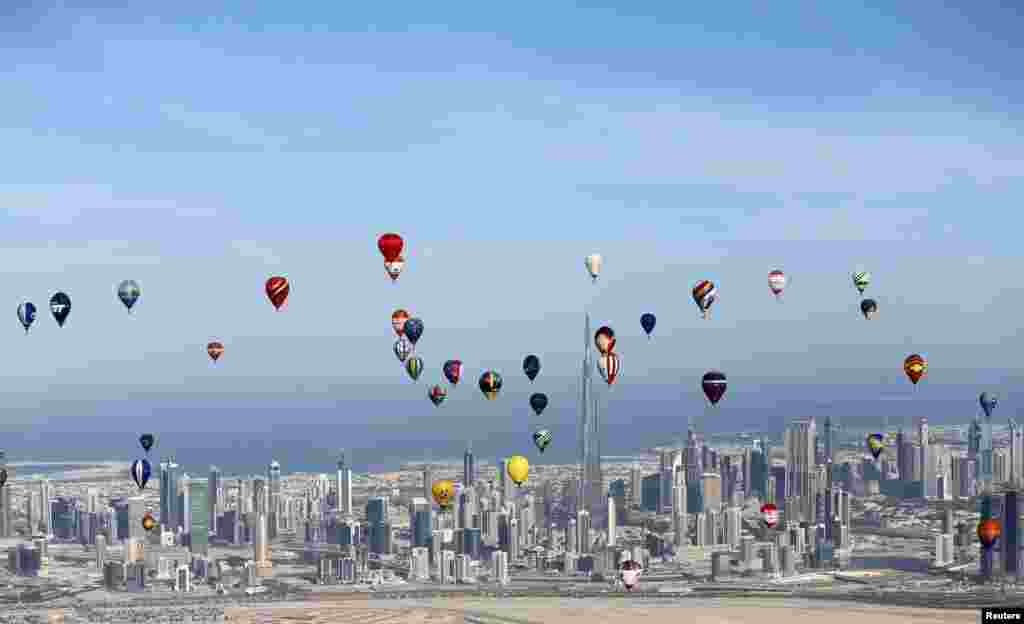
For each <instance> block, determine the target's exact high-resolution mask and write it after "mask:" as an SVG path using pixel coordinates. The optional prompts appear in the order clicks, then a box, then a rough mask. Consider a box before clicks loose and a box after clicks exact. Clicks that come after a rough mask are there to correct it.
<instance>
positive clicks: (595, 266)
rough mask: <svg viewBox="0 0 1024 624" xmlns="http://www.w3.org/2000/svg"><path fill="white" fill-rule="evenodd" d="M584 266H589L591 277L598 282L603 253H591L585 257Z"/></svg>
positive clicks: (588, 270)
mask: <svg viewBox="0 0 1024 624" xmlns="http://www.w3.org/2000/svg"><path fill="white" fill-rule="evenodd" d="M583 266H585V267H587V273H590V279H592V280H593V281H595V282H596V281H597V278H598V276H599V275H601V254H590V255H589V256H587V257H586V258H584V259H583Z"/></svg>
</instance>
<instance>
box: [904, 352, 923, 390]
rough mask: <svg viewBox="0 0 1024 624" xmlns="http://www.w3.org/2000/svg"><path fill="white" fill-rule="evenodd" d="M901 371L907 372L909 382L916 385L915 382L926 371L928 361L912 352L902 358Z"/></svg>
mask: <svg viewBox="0 0 1024 624" xmlns="http://www.w3.org/2000/svg"><path fill="white" fill-rule="evenodd" d="M903 372H904V373H906V374H907V377H908V378H909V379H910V383H912V384H914V385H915V386H916V385H917V382H918V381H920V380H921V378H922V377H924V376H925V374H926V373H927V372H928V361H927V360H925V359H924V358H923V357H921V356H920V355H918V354H916V353H914V354H912V355H908V356H907V359H905V360H903Z"/></svg>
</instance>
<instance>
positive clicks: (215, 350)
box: [206, 342, 224, 362]
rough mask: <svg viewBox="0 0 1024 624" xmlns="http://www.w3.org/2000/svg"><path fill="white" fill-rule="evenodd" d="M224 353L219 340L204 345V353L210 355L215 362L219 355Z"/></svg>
mask: <svg viewBox="0 0 1024 624" xmlns="http://www.w3.org/2000/svg"><path fill="white" fill-rule="evenodd" d="M223 353H224V345H223V344H221V343H219V342H211V343H209V344H207V345H206V354H207V355H209V356H210V359H211V360H213V361H214V362H216V361H217V360H219V359H220V356H221V355H222V354H223Z"/></svg>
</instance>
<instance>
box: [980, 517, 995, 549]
mask: <svg viewBox="0 0 1024 624" xmlns="http://www.w3.org/2000/svg"><path fill="white" fill-rule="evenodd" d="M999 533H1000V528H999V521H998V520H996V519H995V518H986V519H984V520H982V521H981V522H979V523H978V539H979V540H981V545H982V546H984V547H985V550H988V549H989V548H992V545H993V544H995V543H996V540H997V539H999Z"/></svg>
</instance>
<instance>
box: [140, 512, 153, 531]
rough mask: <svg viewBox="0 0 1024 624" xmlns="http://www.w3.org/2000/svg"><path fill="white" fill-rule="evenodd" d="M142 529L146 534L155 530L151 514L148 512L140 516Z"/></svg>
mask: <svg viewBox="0 0 1024 624" xmlns="http://www.w3.org/2000/svg"><path fill="white" fill-rule="evenodd" d="M142 528H143V529H145V530H146V531H147V532H149V531H152V530H153V529H155V528H156V520H155V519H154V518H153V514H151V513H149V512H148V511H147V512H146V513H145V515H143V516H142Z"/></svg>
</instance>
